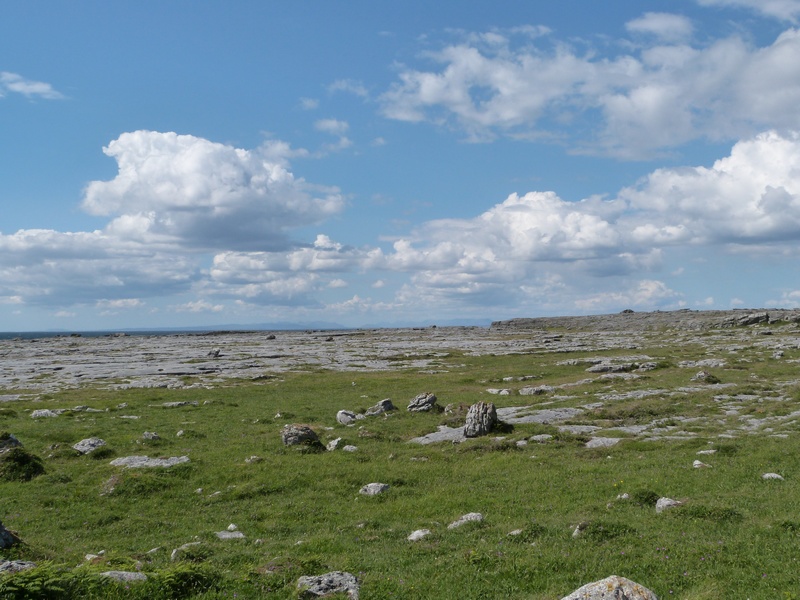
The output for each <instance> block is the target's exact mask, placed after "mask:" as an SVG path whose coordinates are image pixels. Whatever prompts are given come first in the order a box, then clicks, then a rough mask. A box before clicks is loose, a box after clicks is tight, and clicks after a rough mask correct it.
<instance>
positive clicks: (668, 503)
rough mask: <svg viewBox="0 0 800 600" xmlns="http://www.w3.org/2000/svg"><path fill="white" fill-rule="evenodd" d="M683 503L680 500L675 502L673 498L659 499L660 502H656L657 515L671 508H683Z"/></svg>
mask: <svg viewBox="0 0 800 600" xmlns="http://www.w3.org/2000/svg"><path fill="white" fill-rule="evenodd" d="M682 505H683V502H679V501H678V500H673V499H672V498H659V499H658V502H656V513H662V512H664V511H665V510H669V509H670V508H675V507H677V506H682Z"/></svg>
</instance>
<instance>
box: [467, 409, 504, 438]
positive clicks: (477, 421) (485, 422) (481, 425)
mask: <svg viewBox="0 0 800 600" xmlns="http://www.w3.org/2000/svg"><path fill="white" fill-rule="evenodd" d="M497 423H498V420H497V409H496V408H495V406H494V404H493V403H491V402H488V403H487V402H477V403H475V404H473V405H472V406H470V407H469V410H468V411H467V422H466V425H464V435H465V436H466V437H468V438H474V437H479V436H481V435H486V434H487V433H489V432H491V431H492V429H494V427H495V425H497Z"/></svg>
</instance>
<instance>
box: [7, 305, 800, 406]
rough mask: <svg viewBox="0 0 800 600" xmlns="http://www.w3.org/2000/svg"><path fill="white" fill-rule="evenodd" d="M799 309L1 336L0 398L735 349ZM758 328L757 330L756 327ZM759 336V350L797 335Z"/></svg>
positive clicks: (798, 316) (794, 318)
mask: <svg viewBox="0 0 800 600" xmlns="http://www.w3.org/2000/svg"><path fill="white" fill-rule="evenodd" d="M798 322H800V310H731V311H688V310H681V311H674V312H649V313H634V312H623V313H619V314H613V315H598V316H581V317H546V318H536V319H513V320H509V321H499V322H495V323H493V324H492V326H491V327H489V328H480V327H428V328H408V329H370V330H338V331H280V332H264V331H258V332H215V333H207V334H183V335H156V336H136V335H113V336H105V337H76V336H62V337H49V338H38V339H14V340H2V341H0V390H6V391H7V392H6V393H5V395H2V396H0V401H3V400H14V399H18V398H20V397H36V396H38V395H41V394H45V393H52V392H54V391H58V390H60V389H67V388H77V387H81V386H85V385H89V384H91V385H99V386H103V387H108V388H112V389H125V388H131V387H154V388H158V387H170V388H180V387H186V386H191V385H194V386H198V385H217V384H220V383H224V382H225V381H226V380H228V379H245V380H247V379H258V378H259V377H264V376H265V375H266V374H269V373H280V372H284V371H303V370H310V369H332V370H339V371H343V370H344V371H347V370H350V371H364V370H388V369H395V368H410V367H412V368H418V369H435V368H436V365H437V362H438V361H439V359H441V358H443V357H444V356H446V355H447V354H448V353H449V352H450V351H451V350H452V349H454V348H457V349H459V350H460V351H462V352H464V353H466V354H470V355H487V354H495V355H498V354H500V355H501V354H511V353H535V352H570V351H576V350H580V351H595V352H602V351H604V350H612V349H620V348H623V349H626V348H627V349H631V350H634V349H636V348H637V347H639V346H640V345H641V343H642V341H643V339H644V338H643V336H650V337H652V336H654V335H656V334H659V333H663V332H670V333H671V335H670V336H669V337H670V338H671V341H672V342H673V343H676V342H677V343H682V342H686V343H689V342H691V341H692V340H696V339H700V338H698V336H700V335H701V334H702V335H704V336H705V337H703V338H702V342H703V343H705V344H709V343H711V342H712V341H713V340H712V339H711V338H708V337H707V335H706V334H707V332H709V331H718V332H724V333H725V336H724V339H722V340H721V343H724V344H725V345H727V346H729V347H732V346H735V345H736V344H737V343H740V342H741V341H742V340H748V342H747V343H748V344H749V343H750V342H749V340H751V339H752V336H753V334H754V331H755V332H756V333H757V332H758V328H759V327H761V328H762V330H763V331H764V332H768V331H769V329H767V328H765V327H764V326H766V325H768V324H770V323H772V324H775V323H778V324H784V325H787V326H793V325H794V324H796V323H798ZM754 328H755V329H754ZM794 331H795V330H794V328H792V329H789V330H787V332H784V333H785V334H787V335H782V336H776V337H774V338H772V339H767V338H766V337H765V338H763V341H762V342H761V343H760V346H761V347H762V348H763V351H764V352H776V351H780V349H781V347H784V346H785V345H786V344H789V345H794V344H798V343H800V332H798V334H797V336H795V335H794Z"/></svg>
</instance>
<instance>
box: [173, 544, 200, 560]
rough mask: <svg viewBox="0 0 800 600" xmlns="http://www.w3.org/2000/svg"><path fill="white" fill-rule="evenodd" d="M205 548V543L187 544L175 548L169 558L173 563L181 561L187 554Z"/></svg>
mask: <svg viewBox="0 0 800 600" xmlns="http://www.w3.org/2000/svg"><path fill="white" fill-rule="evenodd" d="M202 546H203V542H187V543H186V544H183V545H182V546H178V547H177V548H175V549H174V550H173V551H172V553H171V554H170V556H169V559H170V560H171V561H173V562H175V561H178V560H181V559H182V558H184V557H185V556H186V555H187V554H190V553H191V552H193V551H196V550H197V549H199V548H201V547H202Z"/></svg>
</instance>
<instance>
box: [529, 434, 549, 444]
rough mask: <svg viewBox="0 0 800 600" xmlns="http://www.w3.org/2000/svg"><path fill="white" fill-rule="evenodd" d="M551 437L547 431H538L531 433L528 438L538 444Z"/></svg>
mask: <svg viewBox="0 0 800 600" xmlns="http://www.w3.org/2000/svg"><path fill="white" fill-rule="evenodd" d="M552 439H553V436H552V435H550V434H549V433H540V434H538V435H532V436H531V437H529V438H528V440H529V441H531V442H537V443H539V444H544V443H545V442H548V441H550V440H552Z"/></svg>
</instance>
